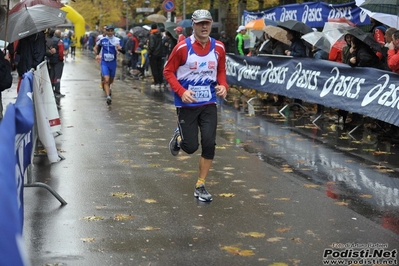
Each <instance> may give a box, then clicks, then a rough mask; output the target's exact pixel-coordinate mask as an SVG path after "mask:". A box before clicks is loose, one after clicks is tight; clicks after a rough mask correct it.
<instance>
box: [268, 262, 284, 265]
mask: <svg viewBox="0 0 399 266" xmlns="http://www.w3.org/2000/svg"><path fill="white" fill-rule="evenodd" d="M269 266H288V264H287V263H284V262H273V263H272V264H269Z"/></svg>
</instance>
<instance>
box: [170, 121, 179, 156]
mask: <svg viewBox="0 0 399 266" xmlns="http://www.w3.org/2000/svg"><path fill="white" fill-rule="evenodd" d="M179 136H180V130H179V128H178V127H177V128H176V129H175V132H174V133H173V137H172V139H171V140H170V141H169V150H170V153H172V155H173V156H176V155H178V154H179V151H180V147H179V143H177V138H178V137H179Z"/></svg>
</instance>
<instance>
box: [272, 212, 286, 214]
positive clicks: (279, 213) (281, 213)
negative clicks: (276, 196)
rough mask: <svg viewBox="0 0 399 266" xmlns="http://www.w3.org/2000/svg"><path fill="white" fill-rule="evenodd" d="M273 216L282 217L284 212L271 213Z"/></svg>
mask: <svg viewBox="0 0 399 266" xmlns="http://www.w3.org/2000/svg"><path fill="white" fill-rule="evenodd" d="M273 215H284V212H273Z"/></svg>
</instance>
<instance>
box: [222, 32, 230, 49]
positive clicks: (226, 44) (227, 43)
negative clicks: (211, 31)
mask: <svg viewBox="0 0 399 266" xmlns="http://www.w3.org/2000/svg"><path fill="white" fill-rule="evenodd" d="M219 41H221V42H222V43H223V44H224V49H225V50H226V53H231V39H230V38H229V37H228V36H227V34H226V32H225V31H221V32H220V38H219Z"/></svg>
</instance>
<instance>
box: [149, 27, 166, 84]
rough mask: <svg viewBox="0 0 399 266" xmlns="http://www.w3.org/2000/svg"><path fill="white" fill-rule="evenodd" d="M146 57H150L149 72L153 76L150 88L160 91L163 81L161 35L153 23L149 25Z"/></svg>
mask: <svg viewBox="0 0 399 266" xmlns="http://www.w3.org/2000/svg"><path fill="white" fill-rule="evenodd" d="M148 57H149V58H150V67H151V73H152V77H153V78H154V83H153V84H152V85H151V88H153V89H156V90H159V91H160V90H161V89H162V83H163V75H162V71H163V61H162V35H161V33H160V32H159V30H158V26H157V24H155V23H154V24H152V25H151V31H150V38H149V42H148Z"/></svg>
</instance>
